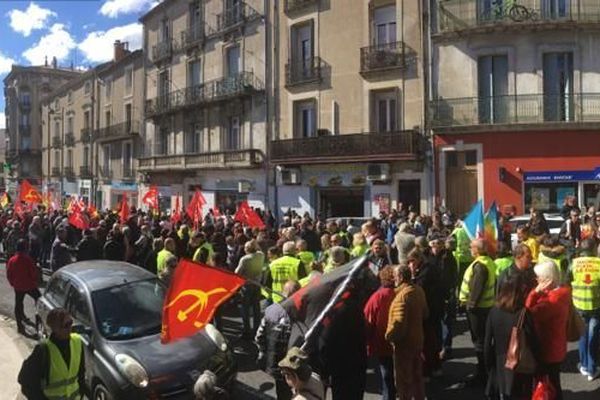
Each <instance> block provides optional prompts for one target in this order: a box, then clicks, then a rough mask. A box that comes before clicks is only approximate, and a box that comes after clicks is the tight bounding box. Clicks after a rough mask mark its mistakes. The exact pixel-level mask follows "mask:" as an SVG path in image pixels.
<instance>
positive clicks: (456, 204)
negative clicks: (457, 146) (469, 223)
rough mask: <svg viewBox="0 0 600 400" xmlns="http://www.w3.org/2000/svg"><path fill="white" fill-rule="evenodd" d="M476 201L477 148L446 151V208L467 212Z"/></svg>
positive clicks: (461, 213)
mask: <svg viewBox="0 0 600 400" xmlns="http://www.w3.org/2000/svg"><path fill="white" fill-rule="evenodd" d="M476 201H477V150H467V151H448V152H446V208H447V209H448V210H450V211H452V212H453V213H455V215H458V216H462V215H463V214H465V213H467V212H469V210H470V209H471V207H473V204H475V202H476Z"/></svg>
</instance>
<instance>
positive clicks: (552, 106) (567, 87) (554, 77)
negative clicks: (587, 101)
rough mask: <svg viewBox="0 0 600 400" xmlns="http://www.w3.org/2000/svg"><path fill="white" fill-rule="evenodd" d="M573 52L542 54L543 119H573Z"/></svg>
mask: <svg viewBox="0 0 600 400" xmlns="http://www.w3.org/2000/svg"><path fill="white" fill-rule="evenodd" d="M573 119H574V113H573V53H546V54H544V120H545V121H573Z"/></svg>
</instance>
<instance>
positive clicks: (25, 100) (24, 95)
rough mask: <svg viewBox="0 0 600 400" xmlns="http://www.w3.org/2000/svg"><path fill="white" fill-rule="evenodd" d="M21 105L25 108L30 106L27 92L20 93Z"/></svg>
mask: <svg viewBox="0 0 600 400" xmlns="http://www.w3.org/2000/svg"><path fill="white" fill-rule="evenodd" d="M21 103H22V104H23V105H25V106H29V105H31V94H30V93H29V92H23V93H21Z"/></svg>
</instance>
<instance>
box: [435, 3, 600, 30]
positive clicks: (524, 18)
mask: <svg viewBox="0 0 600 400" xmlns="http://www.w3.org/2000/svg"><path fill="white" fill-rule="evenodd" d="M548 23H550V25H549V26H553V25H554V24H556V23H569V24H574V23H585V24H590V23H592V24H599V23H600V2H598V0H447V1H441V0H438V31H439V32H441V33H445V32H460V31H465V30H470V29H479V28H486V29H487V28H490V27H494V26H503V27H510V26H526V25H538V26H539V25H543V24H548Z"/></svg>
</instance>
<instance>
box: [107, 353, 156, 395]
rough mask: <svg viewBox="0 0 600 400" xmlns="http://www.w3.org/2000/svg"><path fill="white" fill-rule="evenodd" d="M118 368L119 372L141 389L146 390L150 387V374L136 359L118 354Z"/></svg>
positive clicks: (116, 357) (116, 359)
mask: <svg viewBox="0 0 600 400" xmlns="http://www.w3.org/2000/svg"><path fill="white" fill-rule="evenodd" d="M115 361H116V362H117V367H118V368H119V371H120V372H121V373H122V374H123V375H124V376H125V377H126V378H127V380H129V382H131V383H133V384H134V385H135V386H137V387H139V388H145V387H146V386H148V374H147V373H146V370H145V369H144V367H142V364H140V363H139V362H138V361H137V360H136V359H135V358H133V357H130V356H128V355H127V354H117V355H116V356H115Z"/></svg>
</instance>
